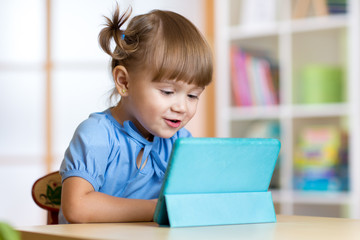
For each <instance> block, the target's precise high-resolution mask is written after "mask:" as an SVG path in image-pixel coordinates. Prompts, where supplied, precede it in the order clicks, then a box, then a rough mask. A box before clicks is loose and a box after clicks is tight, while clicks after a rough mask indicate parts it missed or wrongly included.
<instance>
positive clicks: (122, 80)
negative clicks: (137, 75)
mask: <svg viewBox="0 0 360 240" xmlns="http://www.w3.org/2000/svg"><path fill="white" fill-rule="evenodd" d="M113 78H114V82H115V87H116V89H117V91H118V93H119V94H120V95H121V96H122V97H124V96H127V95H128V83H129V73H128V71H127V70H126V68H125V67H124V66H121V65H118V66H116V67H115V68H114V70H113Z"/></svg>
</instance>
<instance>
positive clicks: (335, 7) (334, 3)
mask: <svg viewBox="0 0 360 240" xmlns="http://www.w3.org/2000/svg"><path fill="white" fill-rule="evenodd" d="M327 7H328V11H329V14H344V13H347V0H327Z"/></svg>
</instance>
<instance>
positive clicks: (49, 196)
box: [31, 171, 61, 224]
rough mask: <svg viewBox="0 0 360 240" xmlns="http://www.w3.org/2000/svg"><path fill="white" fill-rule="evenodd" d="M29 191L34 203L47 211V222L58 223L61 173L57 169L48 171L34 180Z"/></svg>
mask: <svg viewBox="0 0 360 240" xmlns="http://www.w3.org/2000/svg"><path fill="white" fill-rule="evenodd" d="M31 193H32V198H33V199H34V201H35V203H36V204H37V205H38V206H39V207H41V208H43V209H45V210H47V211H48V217H47V224H58V215H59V210H60V202H61V175H60V174H59V171H57V172H52V173H49V174H47V175H45V176H43V177H41V178H39V179H38V180H36V182H35V183H34V184H33V186H32V190H31Z"/></svg>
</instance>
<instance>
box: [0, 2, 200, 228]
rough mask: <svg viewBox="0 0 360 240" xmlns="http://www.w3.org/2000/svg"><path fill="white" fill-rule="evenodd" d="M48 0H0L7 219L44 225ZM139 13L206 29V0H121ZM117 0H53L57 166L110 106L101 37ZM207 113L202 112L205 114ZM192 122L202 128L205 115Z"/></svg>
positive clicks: (0, 216)
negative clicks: (40, 188)
mask: <svg viewBox="0 0 360 240" xmlns="http://www.w3.org/2000/svg"><path fill="white" fill-rule="evenodd" d="M45 3H46V1H44V0H1V1H0V33H1V37H0V196H1V197H0V221H7V222H9V223H10V224H12V225H14V226H21V225H38V224H44V223H45V211H43V210H41V209H40V208H38V207H37V206H36V205H35V203H33V201H32V199H31V185H32V183H33V182H34V181H35V179H36V178H38V177H40V176H41V175H43V174H44V173H45V167H44V153H45V141H46V137H45V136H46V134H45V73H44V61H45V55H46V48H45V42H46V32H45V29H46V28H45V26H46V14H45V13H46V7H45ZM119 3H120V7H121V8H123V9H125V8H127V6H128V5H129V4H131V5H132V6H133V13H134V14H135V15H136V14H139V13H145V12H148V11H149V10H151V9H155V8H157V9H167V10H172V11H176V12H178V13H180V14H182V15H184V16H185V17H187V18H189V19H190V20H191V21H193V22H194V23H195V25H197V26H198V27H199V28H200V30H202V29H203V28H204V22H203V19H204V12H203V9H204V6H203V5H204V4H203V0H201V1H200V0H198V1H191V0H182V1H178V0H156V1H155V0H152V1H147V0H136V1H135V0H134V1H125V0H124V1H119ZM114 5H115V1H112V0H101V1H100V0H97V1H95V0H91V1H89V0H76V1H74V0H53V1H52V30H51V31H52V32H51V35H52V49H51V51H52V56H53V61H54V72H53V74H52V79H53V82H52V84H53V93H52V101H53V109H52V114H53V144H54V146H53V150H54V153H53V154H54V156H55V159H56V161H55V162H54V166H53V169H58V168H59V164H60V161H61V159H62V155H63V153H64V151H65V149H66V147H67V144H68V143H69V141H70V138H71V136H72V134H73V131H74V130H75V127H76V126H77V125H78V124H79V123H80V122H81V121H82V120H84V119H85V118H87V116H88V115H89V114H90V113H91V112H94V111H102V110H104V109H105V108H106V107H107V106H108V105H107V99H108V95H107V92H108V90H110V89H111V88H112V82H111V76H110V73H109V67H108V63H109V59H108V57H107V55H106V54H105V53H103V52H102V51H101V50H100V48H99V46H98V43H97V35H98V33H99V31H100V29H101V24H103V23H104V19H103V17H102V15H107V16H109V14H110V13H111V11H112V9H113V6H114ZM200 115H201V114H200ZM200 115H199V116H198V117H197V118H196V119H194V121H193V122H192V123H191V127H190V128H191V129H193V131H194V135H195V136H197V135H199V134H201V131H199V129H201V124H200V122H201V120H199V119H201V116H200Z"/></svg>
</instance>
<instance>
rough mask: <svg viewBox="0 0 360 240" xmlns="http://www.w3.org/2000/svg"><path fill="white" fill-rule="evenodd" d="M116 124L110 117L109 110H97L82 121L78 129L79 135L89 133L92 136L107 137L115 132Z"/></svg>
mask: <svg viewBox="0 0 360 240" xmlns="http://www.w3.org/2000/svg"><path fill="white" fill-rule="evenodd" d="M115 128H116V126H114V123H113V121H112V120H111V119H109V112H108V110H106V111H103V112H95V113H92V114H90V115H89V117H88V118H87V119H86V120H84V121H83V122H81V123H80V125H79V126H78V127H77V129H76V133H75V134H78V135H88V136H92V137H107V136H108V135H109V134H110V135H111V134H113V132H114V131H115Z"/></svg>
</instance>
